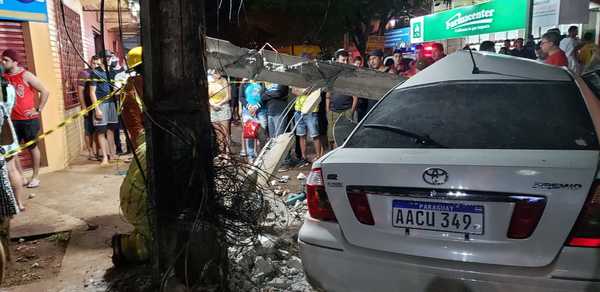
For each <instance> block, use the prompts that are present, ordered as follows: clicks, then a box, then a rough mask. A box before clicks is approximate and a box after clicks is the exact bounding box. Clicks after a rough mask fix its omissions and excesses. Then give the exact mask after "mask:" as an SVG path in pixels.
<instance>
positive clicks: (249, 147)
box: [242, 108, 267, 159]
mask: <svg viewBox="0 0 600 292" xmlns="http://www.w3.org/2000/svg"><path fill="white" fill-rule="evenodd" d="M252 119H254V120H256V121H257V122H258V123H259V124H260V127H261V129H260V131H266V129H267V110H266V109H263V108H261V109H259V110H258V111H257V112H256V116H251V115H250V112H248V110H247V109H246V108H244V109H243V110H242V122H243V123H244V124H245V123H246V122H247V121H249V120H252ZM244 143H246V154H247V155H248V158H250V159H254V158H256V152H255V151H254V148H255V145H256V139H244Z"/></svg>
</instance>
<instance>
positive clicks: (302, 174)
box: [296, 172, 306, 180]
mask: <svg viewBox="0 0 600 292" xmlns="http://www.w3.org/2000/svg"><path fill="white" fill-rule="evenodd" d="M296 178H297V179H298V180H305V179H306V175H305V174H304V173H302V172H301V173H299V174H298V176H297V177H296Z"/></svg>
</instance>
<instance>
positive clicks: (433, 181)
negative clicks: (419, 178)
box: [423, 168, 448, 186]
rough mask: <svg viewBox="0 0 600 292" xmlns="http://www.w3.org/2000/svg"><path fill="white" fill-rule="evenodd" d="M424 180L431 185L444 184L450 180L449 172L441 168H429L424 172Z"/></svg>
mask: <svg viewBox="0 0 600 292" xmlns="http://www.w3.org/2000/svg"><path fill="white" fill-rule="evenodd" d="M423 180H424V181H425V182H426V183H428V184H430V185H435V186H438V185H443V184H445V183H446V182H447V181H448V172H447V171H445V170H443V169H441V168H428V169H426V170H425V171H424V172H423Z"/></svg>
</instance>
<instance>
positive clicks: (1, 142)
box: [0, 78, 25, 211]
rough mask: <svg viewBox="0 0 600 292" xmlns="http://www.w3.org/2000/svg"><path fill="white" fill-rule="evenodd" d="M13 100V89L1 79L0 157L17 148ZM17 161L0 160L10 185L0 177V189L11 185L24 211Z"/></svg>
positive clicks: (21, 178) (15, 158)
mask: <svg viewBox="0 0 600 292" xmlns="http://www.w3.org/2000/svg"><path fill="white" fill-rule="evenodd" d="M15 98H16V93H15V88H14V87H13V86H12V85H10V84H8V82H7V81H6V80H5V79H4V78H1V80H0V116H1V118H0V122H1V123H2V128H1V130H0V154H2V155H4V154H6V153H10V152H12V151H16V150H17V149H18V148H19V142H18V139H17V135H16V132H15V129H14V127H13V125H12V121H11V119H10V113H11V111H12V108H13V106H14V105H15ZM17 159H19V156H18V155H13V156H11V157H9V158H6V159H4V157H3V156H2V157H1V158H0V160H2V161H0V168H2V169H0V172H1V173H4V172H5V171H7V173H8V179H9V180H10V183H9V182H8V181H6V182H5V181H3V177H0V183H1V184H0V188H3V187H6V185H7V184H8V186H9V187H10V186H11V185H12V188H11V195H13V196H14V197H15V200H16V203H17V205H18V208H19V210H20V211H24V210H25V206H24V205H23V192H24V189H23V183H24V182H25V180H24V178H23V176H22V175H21V172H20V171H19V170H18V168H17V163H18V161H17ZM5 168H6V170H5Z"/></svg>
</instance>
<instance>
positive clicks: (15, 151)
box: [2, 89, 123, 158]
mask: <svg viewBox="0 0 600 292" xmlns="http://www.w3.org/2000/svg"><path fill="white" fill-rule="evenodd" d="M122 90H123V89H118V90H115V91H113V92H111V93H110V94H109V95H107V96H105V97H102V98H100V99H99V100H97V101H96V102H94V103H93V104H91V105H90V106H88V107H86V108H84V109H82V110H81V111H79V112H78V113H76V114H74V115H72V116H70V117H68V118H67V119H65V120H64V121H62V122H61V123H60V124H58V125H57V126H56V127H55V128H54V129H51V130H48V131H46V132H44V133H42V134H40V135H39V136H37V138H35V139H33V140H31V141H28V142H25V143H23V144H21V145H19V147H18V148H16V149H13V150H11V151H9V152H8V153H5V154H3V155H2V157H4V158H10V157H12V156H15V155H17V154H19V152H21V151H23V150H25V149H27V148H28V147H29V146H31V145H33V144H36V143H37V142H39V141H41V140H43V139H44V138H46V136H48V135H50V134H52V133H53V132H55V131H56V130H58V129H60V128H62V127H64V126H66V125H68V124H70V123H72V122H74V121H75V120H77V119H79V118H81V117H83V116H85V114H87V113H89V112H90V111H92V110H94V109H95V108H96V107H98V105H100V104H101V103H103V102H105V101H107V100H109V99H110V98H112V97H113V96H115V95H117V94H119V93H121V91H122ZM3 146H6V145H3Z"/></svg>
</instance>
